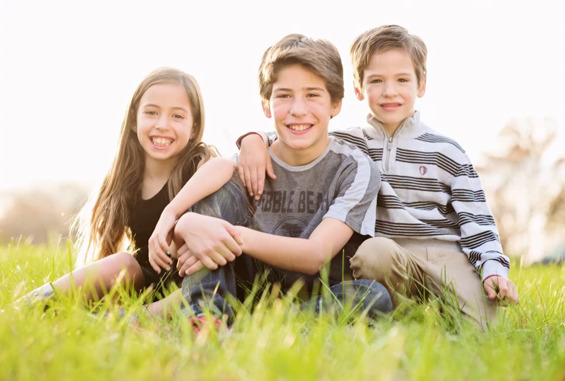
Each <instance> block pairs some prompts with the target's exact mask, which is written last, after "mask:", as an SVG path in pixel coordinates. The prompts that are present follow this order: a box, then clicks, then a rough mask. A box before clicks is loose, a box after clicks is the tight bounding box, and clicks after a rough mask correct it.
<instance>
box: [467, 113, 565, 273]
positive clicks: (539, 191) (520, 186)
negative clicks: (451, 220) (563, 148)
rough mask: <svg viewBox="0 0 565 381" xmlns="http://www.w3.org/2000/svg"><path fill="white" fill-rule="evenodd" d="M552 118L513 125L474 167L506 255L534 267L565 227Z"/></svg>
mask: <svg viewBox="0 0 565 381" xmlns="http://www.w3.org/2000/svg"><path fill="white" fill-rule="evenodd" d="M556 137H557V124H556V122H555V121H553V120H551V119H540V118H527V119H515V120H511V121H510V122H509V123H507V124H506V126H504V128H503V129H502V130H501V131H500V133H499V138H498V140H497V142H496V143H497V144H496V147H495V149H494V150H493V152H488V153H486V154H485V155H486V156H485V161H484V164H483V165H481V166H478V167H477V171H478V172H479V173H480V174H481V179H482V180H483V182H484V187H485V191H486V192H487V193H488V201H489V205H490V207H491V209H492V211H493V214H494V216H495V218H496V220H497V225H498V227H499V232H500V238H501V241H502V245H503V247H504V250H505V252H506V253H509V254H510V255H515V256H522V259H523V261H524V263H526V264H528V263H532V262H534V261H537V260H539V259H541V258H542V257H543V256H545V255H547V254H548V253H549V252H550V251H552V250H553V249H554V248H555V246H556V245H557V244H559V240H560V239H561V237H563V234H562V233H563V230H564V226H565V224H564V223H565V219H564V218H563V217H564V216H565V203H564V202H563V201H564V200H565V188H564V185H565V161H564V160H563V159H562V158H559V157H558V155H560V154H561V152H559V151H557V149H558V147H556V146H555V143H556Z"/></svg>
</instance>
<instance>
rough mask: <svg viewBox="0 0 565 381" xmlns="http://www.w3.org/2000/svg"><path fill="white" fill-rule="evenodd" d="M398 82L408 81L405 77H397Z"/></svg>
mask: <svg viewBox="0 0 565 381" xmlns="http://www.w3.org/2000/svg"><path fill="white" fill-rule="evenodd" d="M398 82H408V79H406V78H399V79H398Z"/></svg>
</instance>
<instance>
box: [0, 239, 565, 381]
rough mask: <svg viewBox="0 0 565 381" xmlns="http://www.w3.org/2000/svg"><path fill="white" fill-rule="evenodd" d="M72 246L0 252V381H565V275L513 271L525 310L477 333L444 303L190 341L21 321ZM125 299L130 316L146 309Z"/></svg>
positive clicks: (253, 319) (88, 318) (267, 315)
mask: <svg viewBox="0 0 565 381" xmlns="http://www.w3.org/2000/svg"><path fill="white" fill-rule="evenodd" d="M72 262H73V259H72V256H71V255H70V249H69V247H68V246H67V245H66V244H61V245H55V244H52V245H48V246H31V245H28V244H26V243H24V242H20V243H17V242H16V243H10V244H2V245H0V308H1V309H3V312H2V313H0V345H1V348H0V380H81V381H83V380H84V381H86V380H90V379H94V380H152V381H156V380H224V379H225V380H353V379H357V380H564V379H565V267H559V266H543V267H542V266H534V267H528V268H526V267H524V268H520V267H519V265H515V266H514V268H513V270H512V273H511V275H512V279H513V280H514V281H515V283H516V284H517V286H518V290H519V292H520V296H521V301H520V304H519V305H517V306H513V307H508V308H505V309H503V310H502V311H501V313H500V316H499V320H498V321H497V324H496V326H495V327H493V328H491V330H490V331H489V332H479V331H477V330H476V329H474V328H472V327H469V326H467V325H465V324H463V325H460V324H459V323H460V322H457V321H455V322H453V321H451V322H450V321H447V322H446V321H445V320H444V319H442V318H441V316H440V314H439V312H438V302H437V301H436V302H433V301H432V302H430V303H428V304H425V305H415V306H410V307H408V306H404V308H401V309H400V310H398V311H396V312H395V313H394V314H393V315H391V316H387V317H385V318H382V319H380V320H379V321H378V322H377V323H375V324H367V322H366V321H365V320H364V319H363V318H362V317H361V318H359V319H358V320H356V321H355V322H353V323H345V322H344V320H346V319H344V316H343V315H342V316H337V317H336V316H328V315H323V316H321V317H313V316H311V315H309V314H305V313H301V312H298V310H297V308H295V306H294V305H293V304H292V303H291V302H289V301H287V300H281V299H276V300H271V299H268V298H266V299H265V300H263V302H262V303H261V304H260V305H259V306H258V307H257V310H256V311H255V312H254V313H253V314H249V313H246V312H245V311H244V310H241V311H239V314H238V317H237V319H236V323H235V324H234V326H233V329H232V330H231V331H230V332H229V333H227V334H224V333H220V334H217V333H216V332H215V331H211V330H207V329H206V328H205V329H204V330H203V332H201V333H200V334H199V335H195V334H194V333H193V332H192V329H191V328H190V327H189V326H188V325H187V324H186V319H185V318H184V317H183V316H181V315H178V316H175V317H174V318H173V319H172V320H171V321H164V320H159V319H154V318H148V319H145V318H141V320H140V325H139V327H138V328H137V329H134V328H133V327H132V326H131V325H130V324H129V319H128V316H126V317H124V318H120V317H118V315H117V314H114V313H113V311H114V310H115V309H114V307H113V306H112V305H111V304H109V303H108V302H104V301H103V302H101V303H99V304H98V305H97V308H98V310H103V311H104V310H106V314H100V313H99V314H93V313H92V310H91V309H88V308H85V307H84V306H82V305H81V304H80V303H78V302H77V301H76V300H75V299H72V298H66V299H62V300H60V301H58V302H56V303H55V304H54V305H53V306H52V308H50V309H48V310H47V311H46V312H43V311H42V309H41V308H32V309H24V310H15V309H14V308H13V307H12V302H13V301H14V300H15V299H16V298H17V297H19V296H21V295H23V294H24V293H26V292H27V291H30V290H31V289H33V288H35V287H37V286H39V285H40V284H43V283H44V282H46V281H51V280H54V279H56V278H57V277H59V276H61V275H63V274H64V273H66V272H68V271H69V270H70V269H71V267H72ZM121 294H122V298H123V299H124V300H125V302H124V303H125V306H126V308H127V311H128V313H134V312H138V311H140V304H141V301H142V300H141V299H138V298H136V297H128V296H127V295H124V293H121Z"/></svg>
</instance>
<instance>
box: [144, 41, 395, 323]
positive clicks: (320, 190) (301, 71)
mask: <svg viewBox="0 0 565 381" xmlns="http://www.w3.org/2000/svg"><path fill="white" fill-rule="evenodd" d="M259 87H260V94H261V98H262V105H263V111H264V113H265V116H267V117H268V118H272V119H273V121H274V124H275V129H276V130H277V132H278V136H279V139H278V140H277V141H276V142H275V143H273V144H272V145H271V147H270V155H271V156H272V157H273V160H274V161H275V165H277V166H278V168H277V170H278V176H279V177H278V179H277V181H276V182H272V183H268V184H267V186H266V193H265V194H264V195H263V198H262V200H261V201H257V202H256V204H255V205H252V208H251V209H254V214H253V217H252V218H251V216H252V213H250V211H249V209H248V208H247V207H246V206H247V204H246V197H245V195H244V194H243V192H237V191H234V189H237V188H236V186H235V185H234V183H237V182H238V181H237V180H234V181H232V182H229V183H227V184H226V185H224V186H223V187H222V185H223V184H225V183H226V182H227V181H228V180H230V178H231V177H232V174H233V172H234V166H233V162H232V161H231V160H229V159H225V158H217V159H213V160H211V161H209V162H208V163H206V164H204V165H203V166H202V168H200V169H199V170H198V171H197V173H196V174H195V175H194V176H193V177H192V178H191V181H190V182H189V183H187V184H186V185H185V187H184V188H183V189H182V190H181V191H180V192H179V193H178V195H177V196H176V197H175V198H174V199H173V200H172V201H171V203H170V204H169V205H168V206H167V208H165V210H164V212H163V214H162V216H161V220H160V222H159V223H158V224H157V228H156V230H159V231H156V233H154V235H156V236H157V237H159V240H158V241H159V242H160V249H157V250H153V251H151V248H150V254H149V255H150V260H152V261H154V263H157V264H159V263H161V264H160V266H163V264H164V266H167V265H168V264H169V263H170V258H167V256H166V253H167V252H168V250H169V247H168V245H167V243H166V239H165V237H167V235H168V233H169V232H170V230H171V228H172V226H173V223H174V221H175V220H176V218H178V217H180V218H178V221H176V224H174V237H175V241H176V242H177V245H179V246H180V247H181V248H180V249H179V250H178V252H177V255H178V263H179V265H178V268H179V272H180V273H181V275H188V276H186V277H185V279H184V280H183V296H184V297H185V298H186V299H187V301H188V303H189V305H190V307H191V308H192V311H193V312H194V314H195V315H196V318H203V316H204V315H203V313H202V312H203V311H202V304H203V303H206V304H208V303H210V304H209V305H210V306H211V307H212V309H213V310H215V311H216V312H217V314H219V313H225V314H226V315H228V319H230V318H231V317H233V314H232V310H231V307H230V306H229V305H228V304H227V303H226V300H225V296H226V295H227V294H231V295H233V296H236V297H237V298H238V299H240V300H243V299H244V298H245V294H244V290H243V289H241V288H239V287H238V286H239V285H241V284H242V282H243V283H245V282H253V281H254V279H255V278H256V276H261V275H263V273H264V271H265V270H268V275H267V280H268V283H273V282H278V283H280V285H281V287H282V290H283V291H284V290H286V289H288V288H289V287H290V286H291V285H292V284H294V282H295V281H296V280H301V281H302V282H304V284H305V285H306V286H307V287H305V288H304V291H306V295H304V296H306V297H309V296H310V291H311V290H312V287H313V285H314V283H315V281H316V279H317V278H318V276H317V275H318V272H319V271H320V270H321V269H322V267H324V266H325V265H326V264H327V263H328V262H330V261H332V258H333V259H334V262H337V261H336V256H337V254H338V253H339V252H341V251H342V248H343V247H344V246H345V245H346V243H347V242H348V241H349V240H350V239H351V237H352V236H353V235H354V234H357V235H371V236H372V235H373V233H374V222H375V213H376V205H375V203H376V194H377V191H378V187H379V184H380V174H379V172H378V169H377V167H376V166H375V164H374V163H373V162H372V160H371V159H370V158H369V157H368V156H366V155H365V154H363V153H362V152H361V151H360V150H358V149H357V148H355V147H354V146H352V145H349V144H348V143H343V142H339V141H336V140H333V139H332V138H330V137H329V136H328V127H329V121H330V119H331V118H332V117H334V116H336V115H337V114H338V113H339V112H340V109H341V102H342V99H343V94H344V90H343V68H342V64H341V58H340V56H339V53H338V51H337V49H336V48H335V46H333V45H332V44H331V43H329V42H327V41H323V40H313V39H310V38H307V37H305V36H302V35H297V34H292V35H289V36H286V37H284V38H283V39H281V40H280V41H279V42H277V43H276V44H275V45H273V46H271V47H270V48H268V49H267V50H266V52H265V54H264V55H263V59H262V62H261V66H260V68H259ZM220 187H222V188H221V189H220V191H218V192H216V193H214V194H213V195H212V196H210V197H207V198H206V199H204V200H202V201H201V202H199V203H197V204H196V205H194V206H193V207H192V209H191V212H189V213H185V214H182V213H184V212H185V211H186V210H187V209H188V207H190V206H191V205H192V204H193V203H194V202H193V201H194V200H198V199H199V196H202V195H205V194H209V193H210V192H213V191H215V190H216V189H219V188H220ZM181 215H182V216H181ZM211 216H216V217H220V218H221V219H219V218H213V217H211ZM236 224H237V226H234V225H236ZM339 262H340V263H341V260H339ZM204 267H206V268H208V269H210V270H213V271H209V270H206V269H203V268H204ZM339 270H341V268H340V269H339ZM344 271H345V278H351V274H350V271H349V269H346V270H344ZM331 273H332V274H337V275H336V276H333V275H332V274H330V286H331V288H330V289H331V291H332V292H333V293H334V294H335V296H336V297H337V298H338V299H341V300H343V299H345V298H347V297H352V301H353V302H354V303H355V302H362V303H363V309H369V312H370V313H372V314H376V313H377V312H388V311H390V309H391V308H392V304H391V300H390V296H389V294H388V292H387V291H386V290H385V289H384V287H383V286H382V285H380V284H379V283H377V282H373V281H369V280H355V281H352V280H344V279H343V277H342V275H341V274H342V272H341V271H337V272H335V273H334V272H331ZM315 305H316V306H319V304H318V303H316V304H315ZM193 321H194V320H193ZM196 322H197V321H196ZM197 323H198V322H197Z"/></svg>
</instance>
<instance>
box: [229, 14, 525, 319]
mask: <svg viewBox="0 0 565 381" xmlns="http://www.w3.org/2000/svg"><path fill="white" fill-rule="evenodd" d="M426 57H427V48H426V46H425V44H424V42H423V41H422V40H421V39H420V38H419V37H417V36H415V35H411V34H409V33H408V31H407V30H406V29H405V28H403V27H400V26H397V25H386V26H381V27H378V28H375V29H372V30H369V31H366V32H364V33H362V34H361V35H360V36H358V37H357V38H356V40H355V41H354V42H353V44H352V46H351V59H352V65H353V73H354V85H355V95H356V97H357V98H358V99H359V100H361V101H365V102H366V103H367V105H368V106H369V110H370V112H369V115H368V116H367V124H366V125H365V126H363V127H361V128H352V129H348V130H345V131H339V132H338V131H334V132H333V133H332V134H333V135H334V136H336V137H338V138H340V139H343V140H345V141H347V142H350V143H353V144H354V145H356V146H357V147H359V148H361V149H362V150H363V151H364V152H366V153H367V154H369V155H370V157H371V158H372V159H373V160H374V161H375V162H376V163H377V164H378V165H379V167H380V170H381V180H382V183H381V187H380V190H379V193H378V196H377V219H376V226H375V237H374V238H368V239H366V240H364V241H363V243H362V244H361V245H360V246H359V248H358V249H357V251H356V252H355V255H353V257H352V258H351V259H350V263H351V268H352V270H353V275H354V276H355V277H356V278H358V279H374V280H377V281H378V282H380V283H382V284H385V285H386V286H387V288H388V289H389V291H390V293H391V296H392V299H393V303H394V305H397V304H398V302H399V300H400V299H401V298H402V297H408V298H411V299H416V300H423V299H425V298H427V297H428V296H429V295H435V296H439V297H441V298H442V299H444V301H445V302H446V303H447V304H450V305H455V307H456V308H459V310H460V311H461V313H462V315H463V316H464V317H465V318H467V319H469V320H471V321H472V322H473V323H475V324H477V325H478V326H480V327H481V328H483V329H486V328H487V323H488V322H489V321H491V320H492V319H493V317H494V316H495V313H496V307H497V306H498V305H506V304H508V303H517V302H518V300H519V297H518V292H517V290H516V287H515V285H514V284H513V283H512V281H511V280H509V279H508V273H509V268H510V266H509V260H508V257H507V256H505V255H504V254H503V252H502V247H501V245H500V240H499V237H498V230H497V228H496V225H495V222H494V218H493V217H492V214H491V212H490V210H489V207H488V205H487V203H486V199H485V194H484V191H483V189H482V186H481V183H480V180H479V177H478V174H477V172H476V171H475V169H474V168H473V165H472V163H471V161H470V159H469V157H468V156H467V155H466V153H465V151H464V150H463V149H462V148H461V146H460V145H459V144H457V142H455V141H454V140H452V139H450V138H447V137H445V136H443V135H441V134H439V133H438V132H436V131H434V130H432V129H431V128H429V127H428V126H426V125H425V124H424V123H422V122H421V120H420V113H419V112H418V111H416V110H415V108H414V107H415V102H416V99H417V98H419V97H422V96H423V95H424V93H425V90H426ZM259 135H261V134H259ZM257 136H258V135H257V134H250V135H244V136H243V137H242V138H244V139H242V138H240V141H239V142H240V143H241V152H240V160H239V172H240V177H241V179H242V181H243V182H244V183H245V184H246V186H247V188H248V190H249V192H250V193H251V194H253V195H255V196H256V197H259V196H260V194H261V192H262V182H263V177H264V173H265V169H266V170H267V173H268V175H269V176H270V177H273V178H274V173H273V170H272V167H271V163H270V161H269V160H268V155H265V154H259V155H258V154H257V153H258V152H265V147H264V143H263V141H262V140H260V139H259V138H258V137H257ZM262 137H263V140H265V138H266V136H264V135H263V136H262ZM272 137H273V136H272V135H269V138H272ZM266 140H267V141H269V140H270V139H266Z"/></svg>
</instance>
